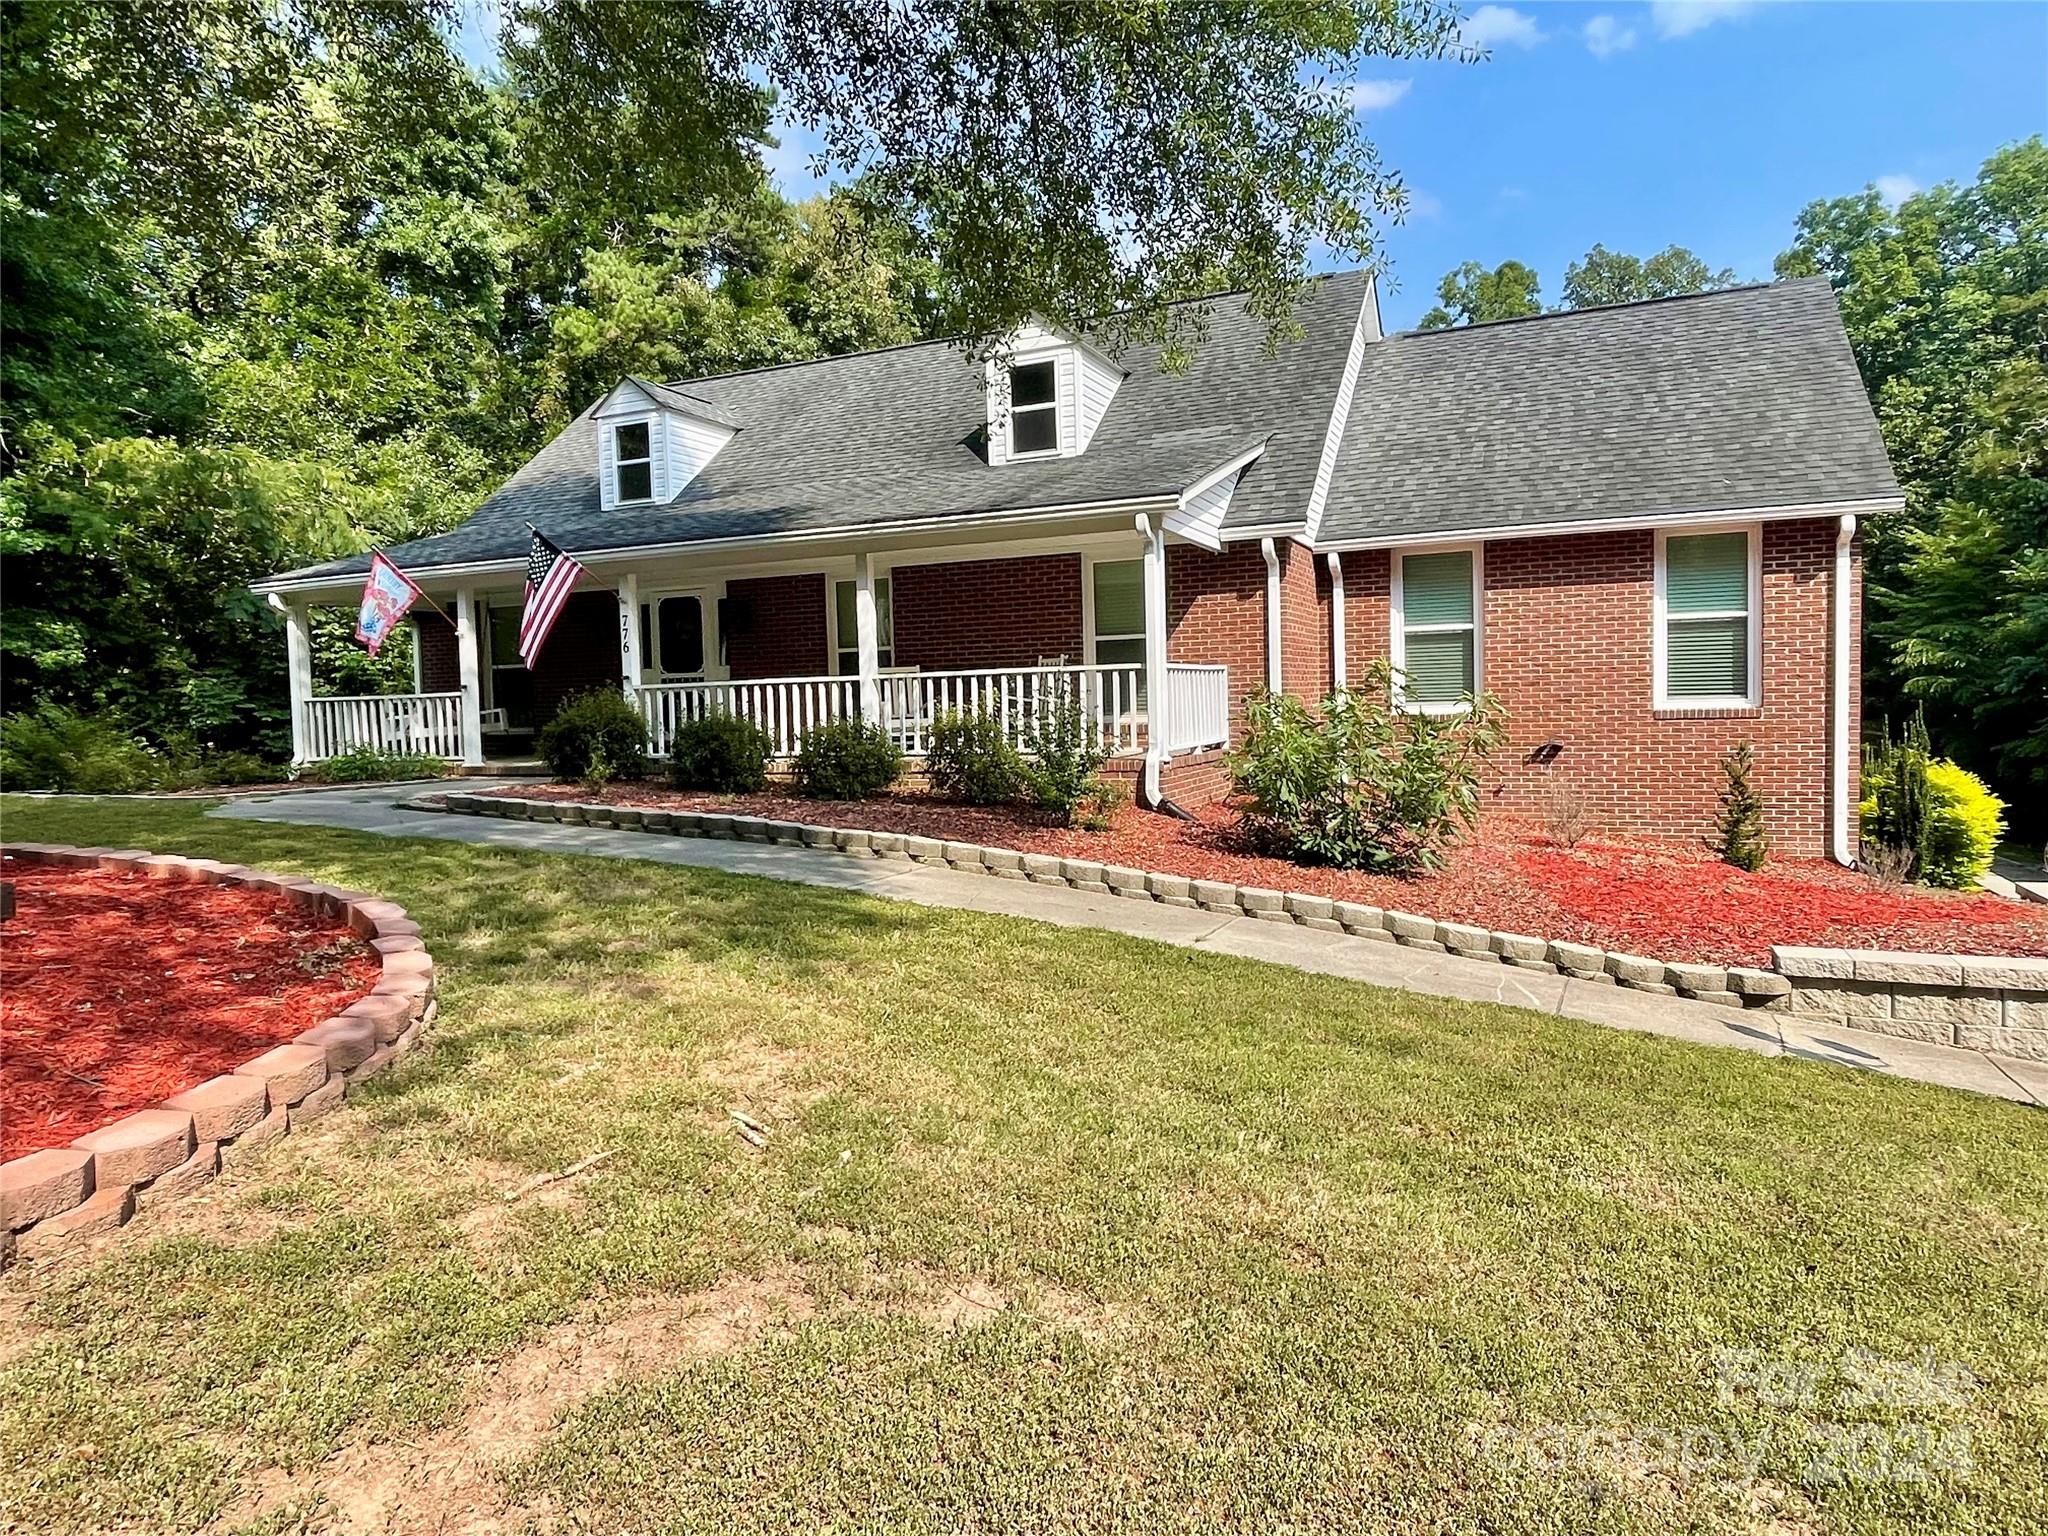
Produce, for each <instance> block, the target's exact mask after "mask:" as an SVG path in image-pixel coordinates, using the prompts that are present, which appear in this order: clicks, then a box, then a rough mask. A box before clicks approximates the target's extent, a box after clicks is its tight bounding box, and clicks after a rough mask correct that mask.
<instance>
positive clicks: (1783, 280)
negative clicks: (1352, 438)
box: [1387, 277, 1827, 341]
mask: <svg viewBox="0 0 2048 1536" xmlns="http://www.w3.org/2000/svg"><path fill="white" fill-rule="evenodd" d="M1826 281H1827V279H1826V278H1824V277H1776V278H1765V279H1763V280H1760V281H1758V282H1754V283H1731V284H1730V285H1729V286H1728V287H1726V288H1702V289H1701V290H1700V291H1699V292H1697V293H1664V294H1659V295H1658V296H1657V297H1655V298H1652V299H1629V300H1627V301H1625V302H1623V303H1620V304H1587V305H1585V306H1583V307H1582V308H1579V309H1546V310H1544V311H1543V312H1542V313H1540V314H1534V315H1509V316H1507V317H1506V318H1504V319H1500V320H1474V321H1472V322H1470V323H1469V324H1466V325H1443V326H1438V327H1436V328H1435V329H1434V330H1423V329H1421V328H1420V327H1411V328H1410V329H1408V330H1405V331H1396V332H1394V333H1393V335H1392V336H1389V337H1388V338H1387V339H1388V340H1389V341H1392V340H1394V339H1396V338H1403V339H1406V338H1415V339H1418V340H1419V339H1422V338H1424V337H1437V336H1460V335H1463V334H1464V333H1465V332H1467V331H1491V330H1496V329H1498V328H1499V327H1501V326H1504V325H1529V324H1531V323H1532V322H1534V321H1538V320H1570V319H1573V318H1575V317H1576V316H1579V315H1609V314H1613V313H1615V312H1616V311H1617V310H1623V309H1650V308H1653V307H1654V306H1656V305H1659V304H1690V303H1693V302H1695V301H1697V300H1700V299H1718V298H1720V297H1722V296H1723V295H1725V294H1730V293H1760V292H1763V291H1764V290H1766V289H1770V288H1800V287H1805V286H1807V285H1809V284H1813V283H1825V282H1826Z"/></svg>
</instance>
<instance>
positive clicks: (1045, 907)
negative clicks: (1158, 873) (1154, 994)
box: [209, 784, 2048, 1106]
mask: <svg viewBox="0 0 2048 1536" xmlns="http://www.w3.org/2000/svg"><path fill="white" fill-rule="evenodd" d="M463 787H464V788H465V789H469V788H472V787H475V788H485V787H488V786H487V785H483V784H478V785H475V786H471V785H468V784H465V785H464V786H463ZM418 793H419V786H417V785H407V786H404V787H402V788H394V787H392V786H384V787H381V788H372V789H336V790H328V791H324V792H320V793H300V794H294V795H289V796H284V795H281V796H279V797H277V798H276V799H265V798H262V797H256V798H250V799H242V800H236V801H232V802H230V803H228V804H226V805H223V806H220V807H219V808H218V809H216V810H214V811H212V812H210V813H209V814H210V815H214V816H219V817H224V818H228V819H230V820H240V821H276V822H291V823H298V824H301V825H313V826H326V827H343V828H348V829H350V830H353V831H358V832H372V833H377V834H379V835H382V836H387V837H421V838H438V839H441V840H443V841H448V842H459V843H477V844H484V845H488V846H492V847H502V848H517V849H521V850H524V851H534V850H540V851H544V852H550V851H551V852H559V853H581V854H596V855H601V856H604V857H608V858H626V859H645V860H648V861H649V862H652V863H657V864H684V865H690V866H693V867H696V868H701V869H721V870H727V871H730V872H732V873H734V874H742V875H760V876H763V877H765V878H767V879H771V880H793V881H797V882H800V883H802V884H806V885H821V886H830V887H832V888H833V889H836V890H845V891H863V892H866V893H867V894H869V895H872V896H881V897H886V898H888V899H890V900H894V901H913V902H918V903H920V904H922V905H924V906H932V907H958V908H961V909H963V910H965V911H970V912H993V913H999V914H1002V915H1004V916H1009V917H1026V918H1033V919H1036V920H1037V921H1039V922H1045V923H1053V924H1057V925H1058V926H1061V927H1066V928H1103V929H1108V930H1109V931H1111V932H1114V933H1124V934H1129V935H1131V936H1132V937H1134V938H1140V939H1154V940H1157V941H1159V942H1161V943H1165V944H1177V945H1180V946H1182V947H1183V948H1188V949H1205V950H1213V951H1216V952H1218V953H1221V954H1227V955H1241V956H1244V957H1246V958H1248V959H1253V960H1265V961H1270V962H1272V963H1273V964H1276V965H1287V966H1292V967H1294V968H1295V969H1296V970H1302V971H1315V972H1320V973H1322V974H1324V975H1329V976H1347V977H1351V978H1353V979H1355V980H1358V981H1367V982H1371V983H1373V984H1374V985H1376V986H1382V987H1398V988H1401V989H1403V990H1406V991H1409V992H1421V993H1426V994H1429V995H1432V996H1436V997H1456V998H1463V999H1466V1000H1468V1001H1472V1002H1482V1003H1511V1004H1514V1005H1515V1006H1517V1007H1522V1008H1534V1009H1538V1010H1540V1011H1541V1012H1544V1013H1554V1014H1558V1015H1560V1016H1562V1017H1565V1018H1571V1019H1583V1020H1585V1021H1586V1022H1588V1023H1591V1024H1604V1025H1607V1026H1608V1027H1610V1028H1613V1029H1628V1030H1635V1031H1638V1032H1641V1033H1644V1034H1652V1035H1664V1036H1668V1037H1670V1038H1672V1039H1677V1040H1689V1041H1693V1042H1695V1043H1697V1044H1701V1045H1721V1046H1732V1047H1734V1048H1735V1049H1737V1050H1744V1051H1753V1052H1755V1053H1757V1054H1759V1055H1763V1056H1798V1057H1804V1058H1805V1059H1807V1060H1809V1061H1824V1062H1832V1063H1834V1064H1835V1065H1837V1066H1844V1067H1859V1068H1863V1069H1865V1070H1868V1071H1874V1072H1885V1073H1889V1074H1891V1075H1892V1076H1895V1077H1909V1078H1915V1079H1918V1080H1919V1081H1921V1082H1927V1083H1939V1084H1942V1085H1944V1086H1947V1087H1950V1088H1961V1089H1964V1090H1966V1091H1969V1092H1973V1093H1985V1094H1991V1095H1994V1096H1996V1097H1998V1098H2003V1099H2012V1100H2015V1101H2017V1102H2019V1103H2023V1104H2032V1105H2036V1106H2048V1065H2044V1064H2042V1063H2039V1062H2026V1061H2015V1060H2012V1059H2010V1058H2008V1057H2002V1056H1993V1055H1990V1054H1987V1053H1983V1052H1978V1051H1968V1050H1961V1049H1959V1048H1957V1047H1955V1046H1944V1045H1929V1044H1925V1043H1922V1042H1920V1041H1915V1040H1901V1039H1897V1038H1895V1037H1893V1036H1891V1035H1879V1034H1870V1033H1867V1032H1865V1031H1863V1030H1855V1029H1841V1028H1835V1027H1825V1028H1810V1027H1807V1026H1805V1025H1803V1024H1801V1023H1800V1022H1799V1021H1798V1020H1797V1019H1796V1018H1794V1017H1792V1016H1790V1015H1786V1014H1778V1013H1765V1012H1759V1011H1756V1010H1749V1011H1743V1012H1738V1011H1736V1010H1734V1009H1731V1008H1723V1007H1720V1006H1718V1005H1716V1004H1712V1003H1695V1002H1690V1001H1687V1000H1686V999H1684V998H1677V997H1655V996H1652V995H1650V994H1648V993H1643V992H1631V991H1626V990H1623V989H1621V988H1618V987H1611V986H1600V985H1598V984H1595V983H1591V982H1584V981H1575V980H1573V979H1571V978H1570V977H1566V976H1557V975H1544V974H1542V973H1540V972H1535V971H1525V970H1517V969H1514V968H1512V967H1510V966H1505V965H1497V964H1493V963H1491V962H1488V961H1484V960H1467V959H1463V958H1460V957H1459V956H1456V955H1448V954H1432V953H1429V952H1427V951H1424V950H1416V949H1407V948H1404V947H1401V946H1399V945H1395V944H1387V943H1373V942H1371V941H1370V940H1367V939H1360V938H1355V937H1353V936H1352V935H1350V934H1345V933H1324V932H1320V931H1317V930H1313V929H1308V928H1303V927H1299V926H1297V925H1295V924H1292V923H1268V922H1259V921H1257V920H1255V919H1252V918H1248V917H1225V916H1221V915H1219V914H1216V913H1213V912H1201V911H1188V910H1185V909H1182V908H1178V907H1168V906H1164V905H1161V904H1160V903H1158V902H1153V901H1131V900H1128V899H1125V898H1122V897H1115V896H1100V895H1090V894H1089V893H1087V892H1085V891H1076V890H1072V889H1069V888H1068V887H1065V886H1046V885H1033V884H1031V883H1029V882H1027V881H1023V880H996V879H991V878H990V877H988V876H986V875H972V874H966V873H963V872H961V871H958V870H952V869H944V868H934V867H932V866H929V865H924V864H912V863H909V862H906V861H903V860H896V859H870V858H855V857H851V856H849V855H847V854H844V853H835V852H831V851H829V850H818V849H810V848H794V847H786V846H782V845H779V844H767V843H742V842H729V841H723V840H718V839H712V838H699V837H662V836H657V835H654V834H650V833H646V832H628V831H619V830H616V829H613V828H606V827H566V826H561V825H559V824H557V823H552V822H526V821H501V820H496V819H492V818H483V817H476V816H447V815H435V814H429V813H426V812H421V811H410V810H402V809H400V808H399V806H398V803H397V802H399V801H401V800H406V799H410V798H412V797H413V796H414V795H417V794H418Z"/></svg>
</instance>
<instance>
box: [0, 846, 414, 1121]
mask: <svg viewBox="0 0 2048 1536" xmlns="http://www.w3.org/2000/svg"><path fill="white" fill-rule="evenodd" d="M8 878H9V879H10V880H12V881H13V882H14V892H15V915H14V917H13V918H11V919H10V920H9V921H8V922H7V923H6V924H5V926H4V927H0V1060H4V1062H5V1071H4V1073H0V1160H4V1159H6V1158H11V1157H19V1156H21V1155H22V1154H23V1153H25V1152H35V1151H39V1150H41V1149H42V1148H44V1147H60V1146H63V1145H64V1144H65V1143H67V1142H69V1141H70V1140H72V1139H73V1138H74V1137H77V1136H83V1135H84V1134H85V1133H86V1132H87V1131H91V1130H96V1129H97V1128H99V1127H100V1126H102V1125H106V1124H109V1123H111V1122H112V1121H115V1120H118V1119H120V1118H121V1117H122V1116H123V1115H126V1114H129V1113H131V1112H132V1111H134V1110H138V1109H147V1108H149V1107H150V1106H151V1105H152V1104H155V1103H158V1102H159V1101H160V1100H163V1099H165V1098H168V1097H169V1096H170V1095H172V1094H174V1093H182V1092H184V1090H185V1089H187V1088H192V1087H196V1086H197V1085H198V1084H200V1083H203V1082H205V1081H206V1080H207V1079H208V1078H210V1077H216V1076H218V1075H219V1074H221V1073H223V1072H227V1071H231V1070H233V1069H234V1068H235V1067H236V1066H238V1065H239V1064H240V1063H242V1062H244V1061H247V1060H248V1059H249V1058H250V1057H252V1056H256V1055H260V1054H261V1053H262V1052H264V1051H266V1050H268V1049H269V1048H270V1047H271V1046H273V1045H277V1044H280V1043H282V1042H284V1041H286V1040H289V1039H291V1038H292V1037H293V1036H294V1035H296V1034H298V1033H299V1032H300V1031H301V1030H304V1029H310V1028H312V1026H313V1025H315V1024H318V1023H319V1022H320V1021H321V1020H322V1019H324V1018H326V1017H328V1016H329V1015H330V1014H332V1013H334V1012H335V1011H336V1010H338V1009H341V1008H345V1007H347V1006H348V1004H350V1003H352V1002H354V1001H355V1000H356V999H357V998H358V997H361V996H362V995H363V994H364V993H366V992H368V991H369V990H370V988H371V987H373V986H375V985H376V983H377V976H378V968H377V956H376V953H375V952H374V951H373V950H372V949H371V948H370V947H369V945H367V944H365V943H364V942H363V941H362V940H361V939H359V938H357V937H356V936H355V935H354V934H352V933H350V932H349V931H348V929H346V928H344V927H341V926H338V925H337V924H335V923H333V922H332V921H330V920H328V919H325V918H320V917H316V916H314V915H312V914H310V913H308V912H307V911H306V910H305V909H304V908H302V907H298V906H294V905H293V904H292V903H290V902H288V901H286V900H284V899H283V898H282V897H278V896H273V895H265V894H263V893H261V892H258V891H249V890H243V889H241V888H239V887H235V886H218V885H184V884H177V883H173V882H169V881H162V880H151V879H148V878H147V877H145V876H141V875H122V874H108V873H102V872H99V871H96V870H86V869H59V868H53V867H48V866H43V865H34V864H17V863H15V862H14V861H12V860H10V861H9V862H8Z"/></svg>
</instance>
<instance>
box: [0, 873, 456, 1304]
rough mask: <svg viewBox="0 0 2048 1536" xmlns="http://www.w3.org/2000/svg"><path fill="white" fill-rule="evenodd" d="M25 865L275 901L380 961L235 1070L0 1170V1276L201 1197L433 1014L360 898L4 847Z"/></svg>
mask: <svg viewBox="0 0 2048 1536" xmlns="http://www.w3.org/2000/svg"><path fill="white" fill-rule="evenodd" d="M0 853H4V854H5V855H6V856H7V857H8V858H13V859H18V860H20V861H21V862H23V863H36V864H52V865H57V866H59V867H65V868H73V869H104V870H113V871H118V872H125V871H134V872H137V873H140V874H144V875H147V876H149V877H150V878H152V879H157V880H183V881H189V882H194V883H197V884H201V885H240V886H245V887H247V888H248V889H250V890H255V891H268V892H274V893H276V894H278V895H281V896H283V897H285V898H286V899H287V900H289V901H292V902H294V903H296V904H298V905H300V906H304V907H309V908H313V909H315V910H317V911H319V912H320V913H321V914H322V915H324V916H327V917H331V918H339V919H340V920H342V921H343V922H345V923H346V924H347V925H348V926H349V928H351V929H352V930H353V931H354V932H355V933H357V934H359V935H360V936H361V937H363V938H365V939H367V940H369V942H370V947H371V948H372V949H374V950H376V951H377V954H378V956H379V957H380V959H381V962H382V974H381V976H380V977H379V979H378V982H377V984H376V986H374V987H373V988H371V989H370V991H369V992H368V993H367V994H366V995H364V996H363V997H360V998H358V999H357V1000H356V1001H355V1002H353V1003H350V1004H349V1005H348V1006H347V1007H346V1008H344V1009H342V1010H341V1012H340V1013H338V1014H336V1015H335V1016H334V1017H333V1018H331V1019H327V1020H325V1021H324V1022H322V1023H320V1024H316V1025H314V1026H313V1027H312V1028H311V1029H308V1030H306V1031H304V1032H303V1033H301V1034H300V1035H299V1036H298V1037H297V1038H296V1039H294V1040H292V1041H290V1042H288V1043H286V1044H283V1045H278V1046H273V1047H272V1048H271V1049H270V1050H267V1051H265V1052H263V1053H262V1054H261V1055H259V1056H257V1057H255V1058H253V1059H252V1060H249V1061H245V1062H243V1063H242V1064H241V1065H240V1066H238V1067H236V1068H235V1069H234V1070H233V1071H232V1072H227V1073H223V1074H222V1075H221V1076H219V1077H216V1078H213V1079H211V1080H209V1081H207V1082H204V1083H201V1084H200V1085H199V1086H198V1087H196V1088H190V1089H187V1090H186V1091H185V1092H183V1093H179V1094H174V1095H172V1096H171V1097H170V1098H168V1099H166V1100H164V1101H163V1102H162V1103H161V1104H159V1105H157V1106H156V1107H155V1108H153V1109H143V1110H137V1111H136V1112H135V1113H133V1114H131V1115H127V1116H125V1117H124V1118H122V1119H120V1120H116V1121H115V1122H114V1123H113V1124H112V1125H106V1126H102V1127H100V1129H98V1130H96V1131H89V1132H87V1133H86V1134H85V1135H83V1136H80V1137H79V1138H78V1139H77V1140H75V1141H73V1142H72V1143H71V1145H69V1146H68V1147H51V1148H47V1149H45V1150H44V1151H41V1152H30V1153H28V1154H27V1155H26V1156H23V1157H17V1158H13V1159H10V1160H9V1161H7V1162H5V1163H0V1268H4V1267H5V1266H6V1265H7V1264H8V1263H9V1262H11V1261H12V1260H13V1259H15V1258H21V1259H29V1260H33V1259H41V1258H47V1257H49V1256H51V1255H53V1254H56V1253H59V1252H61V1251H63V1250H64V1249H66V1248H68V1247H70V1246H72V1245H74V1244H77V1243H81V1242H84V1241H85V1240H87V1239H88V1238H92V1237H96V1236H98V1235H99V1234H101V1233H104V1232H110V1231H112V1230H113V1229H114V1228H116V1227H118V1226H120V1225H121V1224H122V1223H123V1222H125V1221H127V1220H128V1218H129V1217H130V1216H132V1215H134V1214H135V1211H136V1210H137V1209H138V1208H139V1207H146V1206H149V1205H153V1204H157V1203H160V1202H162V1201H165V1200H170V1199H175V1198H176V1197H177V1196H179V1195H183V1194H186V1193H188V1192H190V1191H191V1190H193V1189H196V1188H198V1187H199V1186H200V1185H202V1184H204V1183H205V1182H206V1181H207V1180H209V1179H211V1178H212V1177H213V1176H214V1175H215V1174H216V1173H217V1172H219V1171H220V1169H221V1167H222V1165H223V1164H231V1163H233V1162H234V1161H235V1160H236V1159H238V1158H240V1157H241V1156H243V1155H244V1154H245V1153H248V1152H250V1151H253V1150H255V1149H256V1148H258V1147H263V1146H268V1145H269V1144H270V1143H271V1142H273V1141H275V1140H277V1139H278V1138H279V1137H280V1136H284V1135H287V1134H289V1133H290V1132H291V1131H293V1130H295V1129H297V1128H298V1127H299V1126H301V1125H304V1124H305V1123H307V1122H308V1121H310V1120H315V1119H317V1118H319V1117H320V1116H321V1115H324V1114H326V1113H328V1112H329V1111H330V1110H332V1109H334V1108H335V1107H337V1106H338V1105H339V1104H340V1103H341V1101H342V1099H343V1097H344V1096H345V1095H346V1094H347V1092H348V1090H349V1088H350V1087H351V1086H352V1085H353V1084H356V1083H359V1082H361V1081H363V1080H364V1079H365V1078H367V1077H370V1076H372V1075H373V1074H375V1073H377V1072H380V1071H382V1070H383V1069H384V1068H385V1067H387V1066H389V1065H390V1064H391V1063H392V1062H394V1061H397V1060H398V1059H400V1058H401V1057H403V1056H405V1055H406V1054H407V1053H408V1052H410V1051H411V1050H412V1049H413V1047H414V1046H415V1045H417V1044H418V1042H419V1038H420V1034H421V1032H422V1031H423V1030H424V1029H425V1028H426V1026H427V1025H428V1024H429V1023H430V1022H431V1021H432V1019H433V1016H434V1006H435V1004H434V961H433V957H432V956H431V955H429V954H428V953H427V950H426V946H425V945H424V944H423V943H422V942H421V941H420V930H419V925H418V924H417V923H415V922H413V921H412V920H411V918H409V917H408V916H407V915H406V912H405V909H404V908H403V907H400V906H398V905H396V904H395V903H392V902H388V901H380V900H378V899H377V898H375V897H373V896H367V895H364V894H363V893H362V892H360V891H345V890H342V889H340V888H339V887H336V886H331V885H321V884H319V883H318V882H317V881H312V880H299V879H295V878H293V877H291V876H288V875H266V874H262V873H259V872H258V871H256V870H252V869H245V868H243V867H242V866H241V865H239V864H222V863H220V862H218V861H217V860H213V859H187V858H180V857H177V856H175V855H171V854H150V853H145V852H142V851H141V850H139V849H110V848H72V847H67V846H61V845H56V844H48V843H8V844H5V845H0Z"/></svg>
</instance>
